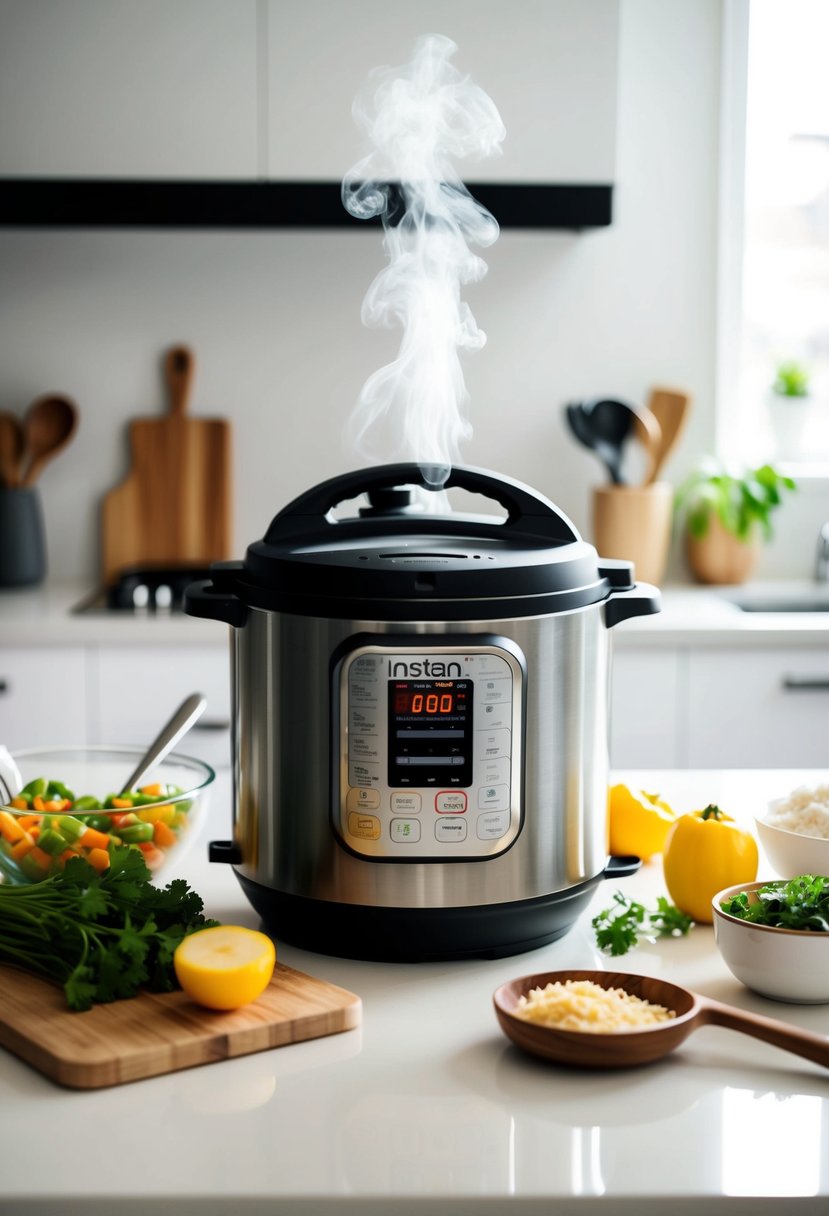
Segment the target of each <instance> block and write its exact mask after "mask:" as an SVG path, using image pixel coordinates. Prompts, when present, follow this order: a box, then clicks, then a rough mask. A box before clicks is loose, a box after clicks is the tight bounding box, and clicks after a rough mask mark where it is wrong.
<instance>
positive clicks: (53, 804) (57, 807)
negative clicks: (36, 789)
mask: <svg viewBox="0 0 829 1216" xmlns="http://www.w3.org/2000/svg"><path fill="white" fill-rule="evenodd" d="M64 802H65V799H64V798H53V799H52V800H51V801H50V802H44V804H43V809H44V811H62V810H63V804H64Z"/></svg>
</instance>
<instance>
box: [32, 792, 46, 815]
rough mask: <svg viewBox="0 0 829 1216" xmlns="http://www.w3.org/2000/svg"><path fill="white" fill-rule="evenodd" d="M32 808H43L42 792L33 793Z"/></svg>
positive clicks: (40, 809)
mask: <svg viewBox="0 0 829 1216" xmlns="http://www.w3.org/2000/svg"><path fill="white" fill-rule="evenodd" d="M32 808H33V809H34V810H36V811H42V810H44V802H43V795H42V794H35V796H34V798H33V799H32Z"/></svg>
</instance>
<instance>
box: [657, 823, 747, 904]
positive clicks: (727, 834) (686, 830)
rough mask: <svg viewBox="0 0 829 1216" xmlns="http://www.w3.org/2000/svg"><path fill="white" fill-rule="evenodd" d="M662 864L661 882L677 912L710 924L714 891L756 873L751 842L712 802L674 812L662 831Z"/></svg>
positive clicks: (744, 879)
mask: <svg viewBox="0 0 829 1216" xmlns="http://www.w3.org/2000/svg"><path fill="white" fill-rule="evenodd" d="M662 865H663V868H664V872H665V885H666V886H667V888H668V892H669V894H670V896H671V899H672V900H673V901H674V903H675V904H676V906H677V907H678V908H679V909H680V911H682V912H686V913H687V914H688V915H689V916H692V917H693V918H694V920H695V921H697V922H699V923H701V924H711V922H712V920H713V919H714V914H713V912H712V910H711V900H712V899H713V898H714V896H715V895H716V894H717V892H718V891H722V890H723V889H724V888H725V887H731V886H735V885H736V884H737V883H743V882H752V881H753V880H754V879H755V878H756V877H757V865H758V855H757V842H756V840H755V839H754V837H753V836H752V835H751V833H750V832H745V831H743V830H742V828H738V827H737V825H736V823H735V822H734V820H733V819H732V818H731V816H730V815H726V814H725V813H724V812H723V811H721V810H720V808H719V807H718V806H714V805H713V804H712V805H710V806H707V807H706V808H705V810H702V811H692V812H691V813H690V814H689V815H680V817H679V818H678V819H677V821H676V823H675V824H674V826H673V827H672V828H671V830H670V831H669V833H668V839H667V840H666V842H665V851H664V855H663V858H662Z"/></svg>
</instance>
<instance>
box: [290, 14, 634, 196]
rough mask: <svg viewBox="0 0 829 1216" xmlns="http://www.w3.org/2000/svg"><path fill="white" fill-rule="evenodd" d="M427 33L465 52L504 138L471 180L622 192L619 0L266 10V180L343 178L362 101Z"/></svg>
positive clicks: (357, 154) (474, 168)
mask: <svg viewBox="0 0 829 1216" xmlns="http://www.w3.org/2000/svg"><path fill="white" fill-rule="evenodd" d="M423 34H444V35H446V36H448V37H449V38H451V39H452V40H453V41H454V42H455V43H457V46H458V50H457V52H456V54H455V56H454V58H453V60H452V63H453V64H454V65H455V66H456V67H457V69H458V70H459V71H460V72H461V73H462V74H464V75H469V76H470V77H471V78H472V80H473V81H474V83H475V84H477V85H479V86H480V87H481V88H482V89H483V90H484V91H485V92H486V93H487V94H488V95H489V96H490V97H491V98H492V100H493V101H494V103H495V105H496V106H497V108H498V110H499V112H500V114H501V117H502V119H503V122H504V125H505V127H506V130H507V135H506V139H505V140H504V144H503V154H502V155H501V156H498V157H493V158H491V159H489V160H485V161H482V162H480V163H479V164H473V163H471V162H469V163H463V164H459V165H458V169H459V172H460V173H461V175H462V176H463V177H464V179H465V180H468V181H475V180H478V181H491V182H523V183H533V182H535V183H540V182H547V183H555V182H561V183H581V184H591V183H599V184H608V183H611V182H612V181H613V179H614V176H615V145H616V95H617V76H618V49H619V0H590V3H589V4H585V3H584V2H583V0H515V2H514V3H513V4H509V5H505V4H504V3H503V0H419V2H418V3H417V4H412V5H402V4H397V5H395V4H383V3H380V2H379V0H349V3H348V4H333V3H331V0H305V2H304V3H303V4H302V5H300V6H296V5H286V4H285V3H284V2H283V0H269V3H268V34H267V37H268V124H267V147H268V165H267V175H268V177H271V178H282V179H289V180H290V179H299V180H315V179H325V178H328V179H331V178H337V179H339V178H341V177H342V175H343V173H344V172H345V171H346V170H347V169H349V168H351V166H352V165H353V164H355V163H356V162H357V161H358V160H359V159H360V158H361V157H362V156H363V155H364V154H365V151H367V149H366V148H365V146H364V143H363V141H364V138H365V137H364V135H363V134H362V132H360V131H359V130H358V128H357V127H356V125H355V123H354V119H353V118H352V112H351V108H352V103H353V101H354V98H355V96H356V94H357V93H358V91H359V90H360V89H361V88H362V86H363V83H364V81H365V79H366V77H367V75H368V73H369V72H370V71H371V70H372V69H373V68H376V67H379V66H382V65H384V64H391V65H394V66H398V65H402V64H406V63H408V62H409V60H410V57H411V52H412V47H413V45H414V42H415V39H416V38H418V37H419V36H420V35H423Z"/></svg>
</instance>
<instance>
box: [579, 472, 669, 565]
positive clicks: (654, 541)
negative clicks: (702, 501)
mask: <svg viewBox="0 0 829 1216" xmlns="http://www.w3.org/2000/svg"><path fill="white" fill-rule="evenodd" d="M673 498H674V492H673V486H671V485H670V484H669V483H668V482H667V481H654V482H652V483H651V484H650V485H647V486H617V485H613V486H597V487H596V488H595V489H594V491H593V543H594V544H595V546H596V549H597V551H598V553H599V556H600V557H616V558H623V559H624V560H626V561H632V562H633V564H634V568H635V573H636V578H637V579H639V580H640V581H642V582H645V583H660V582H661V581H662V578H663V576H664V574H665V566H666V564H667V561H668V549H669V548H670V543H671V516H672V509H673Z"/></svg>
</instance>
